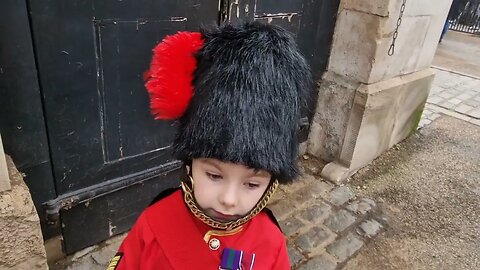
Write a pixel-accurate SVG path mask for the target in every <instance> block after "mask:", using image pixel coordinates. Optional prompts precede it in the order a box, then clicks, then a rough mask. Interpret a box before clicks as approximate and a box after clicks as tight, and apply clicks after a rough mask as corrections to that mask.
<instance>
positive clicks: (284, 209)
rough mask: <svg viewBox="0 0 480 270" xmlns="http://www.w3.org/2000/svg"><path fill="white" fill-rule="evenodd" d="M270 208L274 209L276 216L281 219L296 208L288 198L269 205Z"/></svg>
mask: <svg viewBox="0 0 480 270" xmlns="http://www.w3.org/2000/svg"><path fill="white" fill-rule="evenodd" d="M268 208H269V209H270V210H272V212H273V214H274V215H275V217H276V218H277V219H279V220H281V219H285V218H286V217H287V216H288V215H290V214H291V213H292V212H293V210H294V209H295V208H294V206H293V205H292V203H291V202H290V200H288V199H280V200H279V201H277V202H276V203H275V204H272V205H269V206H268Z"/></svg>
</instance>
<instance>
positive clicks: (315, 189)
mask: <svg viewBox="0 0 480 270" xmlns="http://www.w3.org/2000/svg"><path fill="white" fill-rule="evenodd" d="M310 188H311V190H312V193H313V194H318V195H320V196H324V195H326V194H327V193H328V192H330V191H331V190H332V189H333V188H334V185H333V184H331V183H328V182H327V181H324V180H316V181H315V182H314V183H313V184H312V185H311V186H310Z"/></svg>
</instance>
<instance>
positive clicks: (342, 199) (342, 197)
mask: <svg viewBox="0 0 480 270" xmlns="http://www.w3.org/2000/svg"><path fill="white" fill-rule="evenodd" d="M353 197H355V194H354V193H353V192H352V191H351V190H350V188H349V187H347V186H341V187H337V188H335V189H334V190H332V191H331V192H330V194H329V196H328V198H327V199H328V201H330V202H331V203H332V204H334V205H336V206H340V205H342V204H344V203H346V202H348V201H349V200H350V199H352V198H353Z"/></svg>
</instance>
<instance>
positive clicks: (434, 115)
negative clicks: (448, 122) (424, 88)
mask: <svg viewBox="0 0 480 270" xmlns="http://www.w3.org/2000/svg"><path fill="white" fill-rule="evenodd" d="M440 116H442V115H441V114H439V113H434V114H432V115H431V116H430V117H429V118H428V119H430V120H431V121H434V120H435V119H437V118H439V117H440Z"/></svg>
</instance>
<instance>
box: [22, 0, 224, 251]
mask: <svg viewBox="0 0 480 270" xmlns="http://www.w3.org/2000/svg"><path fill="white" fill-rule="evenodd" d="M29 9H30V15H31V24H32V31H33V38H34V48H35V51H36V57H37V67H38V72H39V78H40V85H41V89H42V93H43V103H44V110H45V111H44V113H45V116H46V117H45V118H46V125H47V130H48V135H49V145H50V155H51V160H52V165H53V174H54V178H55V186H56V193H57V197H58V198H57V199H55V200H52V201H49V202H47V203H46V205H45V207H46V210H47V212H48V215H49V218H50V220H51V222H52V223H54V224H56V225H57V226H60V225H61V228H62V234H63V239H64V247H65V250H66V252H67V253H71V252H73V251H76V250H78V249H81V248H83V247H86V246H88V245H91V244H93V243H96V242H98V241H100V240H102V239H105V238H107V237H109V236H111V235H114V234H118V233H120V232H123V231H125V230H127V229H128V228H129V227H130V226H131V224H132V222H133V221H134V220H135V218H136V216H137V215H138V213H139V212H140V211H141V210H142V209H143V208H144V207H145V206H146V204H147V203H148V202H149V201H150V200H151V199H152V197H154V196H155V195H156V194H157V193H158V192H159V191H161V190H162V189H165V188H167V187H169V186H174V185H177V184H178V168H179V165H180V164H179V162H178V161H175V160H173V159H172V156H171V154H170V147H169V146H170V144H171V141H172V137H173V135H174V132H175V129H174V127H173V126H172V123H171V122H165V121H155V120H153V117H152V116H151V115H150V112H149V103H148V96H147V93H146V91H145V89H144V87H143V79H142V74H143V72H144V71H145V70H146V69H147V67H148V65H149V61H150V59H151V55H152V53H151V49H152V48H153V47H154V45H155V44H156V43H157V42H158V41H160V40H161V39H162V38H163V37H165V35H168V34H172V33H175V32H177V31H180V30H190V29H197V28H198V26H199V25H200V24H212V23H217V20H218V2H217V1H215V0H212V1H176V0H137V1H133V0H124V1H113V0H111V1H106V0H71V1H64V0H50V1H30V3H29ZM159 175H161V176H159ZM159 177H160V178H161V179H158V178H159ZM154 178H155V179H156V181H150V180H151V179H154ZM58 213H60V214H59V215H58Z"/></svg>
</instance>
